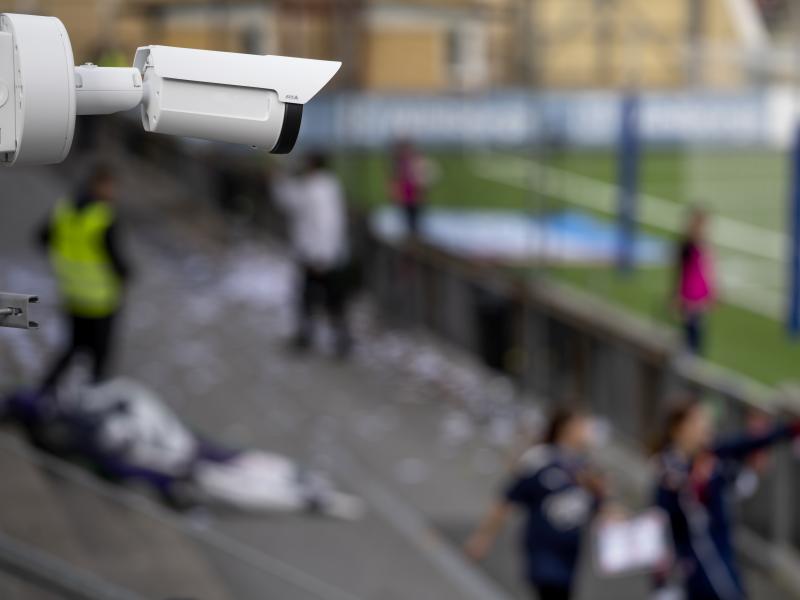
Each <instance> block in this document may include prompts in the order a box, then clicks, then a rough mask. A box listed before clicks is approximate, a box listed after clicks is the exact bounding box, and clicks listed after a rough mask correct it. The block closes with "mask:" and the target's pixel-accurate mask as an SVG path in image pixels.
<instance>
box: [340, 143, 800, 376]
mask: <svg viewBox="0 0 800 600" xmlns="http://www.w3.org/2000/svg"><path fill="white" fill-rule="evenodd" d="M430 158H431V159H432V160H433V161H435V163H436V164H437V165H438V167H439V171H440V173H439V179H438V181H437V183H436V185H435V186H434V187H433V188H432V190H431V192H430V198H429V199H430V202H431V204H433V205H436V206H448V207H462V208H465V209H469V208H494V209H513V210H525V211H530V212H534V213H539V212H543V211H553V210H558V209H560V208H564V207H569V208H573V209H574V208H578V209H581V210H587V211H590V212H592V213H594V214H597V215H601V216H603V217H604V218H609V219H610V218H613V214H614V208H615V206H616V196H617V190H616V187H615V186H614V185H613V182H614V181H615V179H616V173H615V171H616V159H615V156H614V155H613V153H611V152H604V151H592V152H588V151H584V152H575V151H570V152H556V153H549V154H545V153H542V152H530V153H525V154H523V153H509V152H506V153H488V152H481V153H472V152H464V153H462V152H453V151H450V152H439V153H431V155H430ZM786 165H787V161H786V160H785V157H784V156H782V155H781V154H779V153H776V152H769V151H730V152H722V151H708V150H701V149H693V148H687V149H680V150H650V151H648V152H646V153H645V154H644V155H643V157H642V162H641V165H640V191H641V198H640V209H639V217H640V222H641V226H642V227H643V228H645V229H647V230H648V231H652V232H655V233H658V234H659V235H662V236H664V237H666V238H668V239H674V238H675V236H676V235H678V233H679V232H680V231H681V228H682V223H683V218H684V215H685V212H686V206H687V204H688V203H698V202H699V203H702V204H703V205H704V206H706V207H708V208H709V209H710V210H711V212H712V214H713V215H714V220H713V225H712V238H713V240H714V246H715V253H716V258H717V262H718V265H719V268H718V272H719V277H720V279H721V286H722V289H723V292H724V302H723V303H722V304H721V305H720V306H719V308H718V309H717V310H716V311H715V313H714V315H713V317H712V319H711V322H710V333H709V342H708V344H709V345H708V356H709V358H711V359H712V360H713V361H715V362H717V363H719V364H721V365H723V366H726V367H730V368H732V369H735V370H737V371H740V372H742V373H744V374H747V375H749V376H751V377H753V378H755V379H758V380H760V381H762V382H765V383H769V384H777V383H781V382H784V381H787V380H794V379H800V377H798V375H800V368H799V367H800V342H798V343H792V342H790V341H788V340H787V338H786V335H785V332H784V329H783V326H782V323H781V315H782V313H783V299H784V296H785V291H784V290H785V287H784V286H785V273H786V267H785V262H784V256H785V244H786V242H787V240H786V237H785V235H784V230H785V226H786V225H785V221H786V219H785V215H786V214H787V209H786V197H787V191H786V188H787V184H788V181H789V176H788V173H787V170H786ZM339 168H340V172H341V174H342V176H343V178H344V180H345V184H346V186H347V188H348V190H349V193H350V195H351V197H352V199H353V201H355V202H356V203H357V204H359V205H360V206H361V207H363V208H371V207H374V206H376V205H380V204H382V203H384V202H385V201H386V200H385V199H386V196H387V194H386V189H387V188H386V181H387V176H388V160H387V159H386V157H384V156H381V155H378V154H370V153H365V154H360V155H350V156H348V157H347V158H344V159H342V160H341V162H340V165H339ZM545 268H547V270H548V272H550V273H551V274H552V275H553V276H554V277H557V278H559V279H560V280H562V281H565V282H567V283H570V284H573V285H576V286H579V287H580V288H582V289H585V290H587V291H590V292H592V293H594V294H596V295H598V296H600V297H602V298H605V299H607V300H610V301H612V302H615V303H618V304H620V305H622V306H624V307H627V308H630V309H631V310H633V311H635V312H637V313H639V314H641V315H644V316H646V317H649V318H653V319H656V320H658V321H664V322H668V321H669V319H670V317H669V313H668V311H667V309H666V306H667V304H666V295H667V289H668V285H669V284H668V281H669V279H670V272H669V269H668V268H667V267H656V268H647V269H641V270H640V271H639V272H638V273H636V274H635V275H634V276H632V277H628V278H622V277H620V276H619V275H618V274H617V273H616V272H615V271H614V270H613V269H612V268H610V267H608V266H599V267H598V266H556V265H552V266H549V267H545Z"/></svg>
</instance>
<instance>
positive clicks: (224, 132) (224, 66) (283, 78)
mask: <svg viewBox="0 0 800 600" xmlns="http://www.w3.org/2000/svg"><path fill="white" fill-rule="evenodd" d="M133 64H134V67H135V68H136V69H138V70H139V71H140V72H141V73H142V76H143V79H144V99H143V101H142V124H143V125H144V128H145V130H146V131H151V132H154V133H166V134H169V135H182V136H193V137H200V138H205V139H210V140H219V141H224V142H230V143H234V144H247V145H250V146H253V147H257V148H264V149H266V150H269V151H270V152H273V153H287V152H289V151H291V149H292V148H293V147H294V143H295V141H296V140H297V135H298V133H299V131H300V122H301V119H302V114H303V104H305V103H306V102H308V101H309V100H311V98H313V97H314V96H315V95H316V94H317V93H318V92H319V91H320V90H321V89H322V88H323V87H324V86H325V84H327V83H328V81H330V80H331V78H332V77H333V76H334V75H335V74H336V72H337V71H338V70H339V67H340V66H341V63H338V62H331V61H324V60H310V59H302V58H291V57H286V56H271V55H267V56H257V55H252V54H236V53H232V52H215V51H211V50H192V49H188V48H173V47H168V46H146V47H143V48H139V49H138V50H137V51H136V57H135V59H134V63H133Z"/></svg>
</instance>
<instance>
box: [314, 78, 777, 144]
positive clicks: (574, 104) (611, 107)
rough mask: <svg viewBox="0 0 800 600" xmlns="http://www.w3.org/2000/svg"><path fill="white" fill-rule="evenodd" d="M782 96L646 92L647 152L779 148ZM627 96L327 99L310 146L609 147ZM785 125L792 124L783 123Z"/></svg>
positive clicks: (317, 105)
mask: <svg viewBox="0 0 800 600" xmlns="http://www.w3.org/2000/svg"><path fill="white" fill-rule="evenodd" d="M784 95H785V94H784V93H783V91H782V90H765V91H753V92H744V93H741V92H736V93H734V92H731V93H722V92H713V93H712V92H675V93H643V94H641V96H640V97H641V135H642V142H643V143H645V144H654V145H659V144H695V143H696V144H709V145H724V146H731V145H740V146H753V145H759V146H778V145H781V144H783V143H785V142H786V140H787V139H788V138H787V135H786V132H785V130H787V129H790V128H791V119H790V118H789V114H790V111H785V110H782V108H781V107H783V106H784V104H786V103H785V102H781V101H780V99H781V98H783V96H784ZM622 105H623V102H622V97H621V94H619V93H616V92H603V91H589V92H574V93H535V92H524V91H504V92H496V93H487V94H483V95H468V96H434V95H429V96H397V95H394V96H388V95H377V94H368V93H341V94H329V95H326V96H323V97H320V98H318V99H316V100H315V101H314V102H312V103H310V104H309V105H308V106H307V107H306V114H305V116H304V122H303V134H302V136H301V139H302V142H303V144H304V145H306V146H308V145H315V146H327V145H338V146H345V147H366V148H374V147H382V146H385V145H386V144H388V143H390V142H391V141H392V140H394V139H396V138H398V137H406V138H410V139H412V140H415V141H417V142H419V143H423V144H430V145H480V146H487V147H514V146H521V145H524V144H531V143H554V144H564V145H575V146H579V147H581V146H582V147H593V146H595V147H599V146H611V145H614V144H615V143H616V142H617V139H618V135H619V131H620V119H621V108H622ZM784 121H785V123H784Z"/></svg>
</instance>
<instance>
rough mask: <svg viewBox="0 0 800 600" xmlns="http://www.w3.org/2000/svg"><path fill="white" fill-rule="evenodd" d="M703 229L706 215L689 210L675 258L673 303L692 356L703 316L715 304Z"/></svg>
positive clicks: (701, 335)
mask: <svg viewBox="0 0 800 600" xmlns="http://www.w3.org/2000/svg"><path fill="white" fill-rule="evenodd" d="M707 226H708V213H706V211H704V210H703V209H700V208H694V209H692V211H691V213H690V214H689V219H688V221H687V226H686V233H685V235H684V236H683V239H682V240H681V243H680V245H679V246H678V252H677V253H676V256H675V289H674V297H673V302H674V305H675V306H676V308H677V310H678V314H679V315H680V319H681V323H682V325H683V332H684V341H685V344H686V347H687V348H688V349H689V350H690V351H691V352H692V353H694V354H700V353H701V352H702V351H703V347H704V341H705V320H706V315H707V314H708V312H709V310H710V309H711V308H712V307H713V305H714V302H715V301H716V284H715V277H714V266H713V260H712V256H711V249H710V247H709V244H708V241H707V239H706V238H707V233H706V230H707Z"/></svg>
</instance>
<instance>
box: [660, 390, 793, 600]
mask: <svg viewBox="0 0 800 600" xmlns="http://www.w3.org/2000/svg"><path fill="white" fill-rule="evenodd" d="M797 432H798V428H797V426H796V425H792V426H780V427H775V428H773V429H771V430H770V431H768V432H765V433H764V434H761V435H741V436H739V437H735V438H733V439H731V440H728V441H725V442H722V443H713V442H712V435H713V425H712V422H711V417H710V414H709V412H708V411H707V410H706V409H705V408H704V407H703V406H702V405H701V404H700V403H698V402H696V401H692V400H690V401H687V402H684V403H683V404H682V405H680V406H679V407H677V408H676V409H675V410H674V411H673V412H672V413H671V414H670V415H669V417H668V418H667V421H666V428H665V432H664V437H663V440H662V443H661V444H660V451H659V453H658V455H657V469H658V480H657V488H656V498H655V502H656V504H657V505H658V506H659V507H660V508H662V509H663V510H664V511H665V512H666V513H667V515H668V516H669V520H670V527H671V531H672V537H673V541H674V544H675V555H676V556H675V559H676V560H675V564H674V574H676V575H677V576H678V577H679V578H680V579H681V581H682V584H683V587H684V589H685V592H686V599H687V600H744V599H745V598H746V597H747V595H746V593H745V589H744V585H743V583H742V579H741V575H740V572H739V568H738V565H737V561H736V555H735V550H734V547H733V541H732V535H731V533H732V531H731V530H732V525H733V524H732V522H731V510H730V502H731V499H732V495H733V491H732V487H733V484H734V483H735V482H736V479H737V477H738V475H739V473H740V472H741V467H742V466H743V464H744V462H745V461H746V460H747V459H748V458H749V457H750V456H751V455H753V453H755V452H758V451H759V450H762V449H763V448H766V447H767V446H769V445H771V444H774V443H776V442H778V441H780V440H784V439H789V438H790V437H792V436H793V435H795V434H796V433H797ZM668 577H669V573H668V572H665V573H661V574H659V575H658V577H657V579H658V584H659V585H660V584H662V583H664V582H665V581H666V579H667V578H668Z"/></svg>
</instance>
